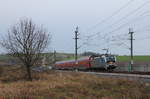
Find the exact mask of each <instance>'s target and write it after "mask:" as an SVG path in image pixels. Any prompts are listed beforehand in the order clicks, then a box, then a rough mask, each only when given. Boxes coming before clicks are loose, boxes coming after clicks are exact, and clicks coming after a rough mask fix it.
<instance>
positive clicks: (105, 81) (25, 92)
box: [0, 68, 150, 99]
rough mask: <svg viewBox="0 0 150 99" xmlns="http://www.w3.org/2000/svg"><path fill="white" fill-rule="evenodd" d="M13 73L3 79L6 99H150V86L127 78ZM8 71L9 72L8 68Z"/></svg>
mask: <svg viewBox="0 0 150 99" xmlns="http://www.w3.org/2000/svg"><path fill="white" fill-rule="evenodd" d="M16 69H18V70H17V72H14V71H11V70H9V71H8V72H7V73H5V72H4V73H3V74H2V75H1V77H0V81H1V82H0V98H5V99H22V98H23V99H49V98H50V99H72V98H73V99H99V98H102V99H122V98H124V99H149V98H150V86H149V85H144V84H141V83H138V82H136V81H129V80H126V79H114V78H103V77H98V76H95V75H90V74H83V73H78V72H56V71H45V72H33V75H32V76H33V81H26V80H25V79H24V77H25V76H24V73H23V70H21V69H20V68H16ZM7 70H8V69H7Z"/></svg>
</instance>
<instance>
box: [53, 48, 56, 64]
mask: <svg viewBox="0 0 150 99" xmlns="http://www.w3.org/2000/svg"><path fill="white" fill-rule="evenodd" d="M53 62H54V64H55V62H56V50H54V61H53Z"/></svg>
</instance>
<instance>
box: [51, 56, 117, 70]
mask: <svg viewBox="0 0 150 99" xmlns="http://www.w3.org/2000/svg"><path fill="white" fill-rule="evenodd" d="M116 67H117V65H116V57H115V56H114V55H108V54H107V55H91V56H87V57H82V58H79V59H78V60H77V61H75V60H68V61H59V62H56V63H55V64H54V67H53V68H54V69H65V70H93V69H94V70H98V69H99V70H101V69H103V70H113V69H115V68H116Z"/></svg>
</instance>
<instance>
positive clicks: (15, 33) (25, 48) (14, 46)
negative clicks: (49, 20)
mask: <svg viewBox="0 0 150 99" xmlns="http://www.w3.org/2000/svg"><path fill="white" fill-rule="evenodd" d="M49 40H50V35H49V34H48V33H47V31H46V30H45V29H44V28H43V27H42V26H40V27H39V26H37V25H36V24H34V23H33V22H32V20H31V19H23V20H20V21H19V23H18V24H15V25H14V26H12V27H11V28H10V29H9V32H8V35H7V36H6V38H5V39H4V41H3V42H2V46H3V47H4V48H6V49H7V50H8V52H9V53H10V54H11V55H13V56H15V57H17V58H18V59H19V60H20V61H21V62H22V63H23V64H24V66H25V67H26V70H27V73H28V80H30V81H32V76H31V67H32V66H33V65H35V64H36V63H37V61H38V60H39V58H40V54H41V52H43V51H44V49H45V48H46V47H47V46H48V44H49Z"/></svg>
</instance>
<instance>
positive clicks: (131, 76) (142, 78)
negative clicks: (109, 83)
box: [84, 72, 150, 83]
mask: <svg viewBox="0 0 150 99" xmlns="http://www.w3.org/2000/svg"><path fill="white" fill-rule="evenodd" d="M84 73H88V74H93V75H98V76H102V77H111V78H126V79H129V80H137V81H139V82H144V83H150V75H140V74H123V73H98V72H84Z"/></svg>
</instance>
